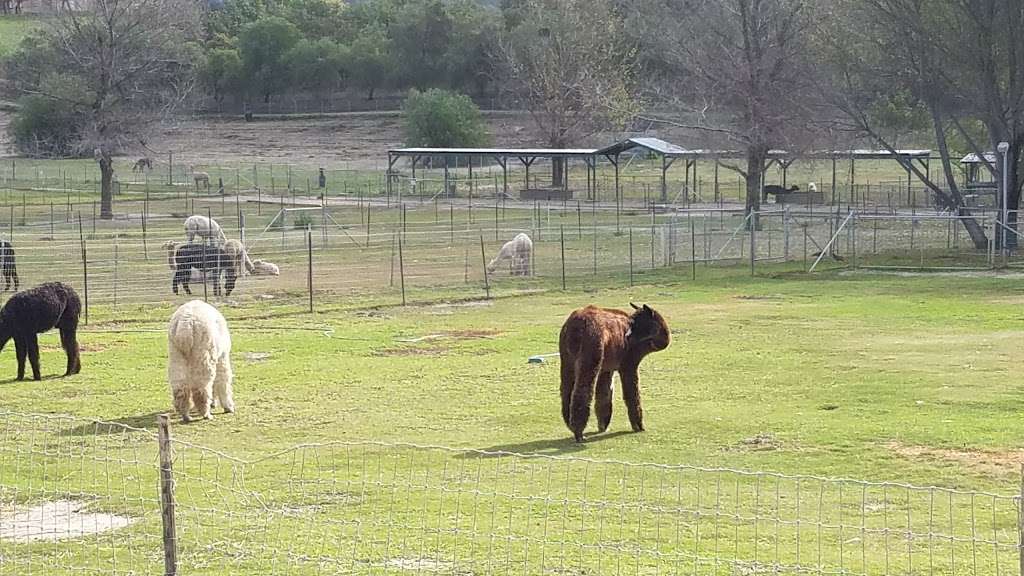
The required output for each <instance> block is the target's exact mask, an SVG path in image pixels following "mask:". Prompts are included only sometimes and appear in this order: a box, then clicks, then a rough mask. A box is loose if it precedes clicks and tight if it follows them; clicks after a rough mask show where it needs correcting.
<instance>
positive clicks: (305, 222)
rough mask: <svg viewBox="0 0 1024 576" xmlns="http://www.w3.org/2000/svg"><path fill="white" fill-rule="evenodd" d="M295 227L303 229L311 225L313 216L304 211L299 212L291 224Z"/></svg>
mask: <svg viewBox="0 0 1024 576" xmlns="http://www.w3.org/2000/svg"><path fill="white" fill-rule="evenodd" d="M293 225H294V226H295V228H296V229H299V230H305V229H306V228H312V227H313V217H312V216H310V215H309V214H306V213H305V212H299V215H298V216H296V217H295V222H294V224H293Z"/></svg>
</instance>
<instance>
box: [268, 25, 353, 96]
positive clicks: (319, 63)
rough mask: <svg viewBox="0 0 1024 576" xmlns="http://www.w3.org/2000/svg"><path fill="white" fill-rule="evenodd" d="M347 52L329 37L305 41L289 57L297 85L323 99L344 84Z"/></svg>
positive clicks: (289, 63)
mask: <svg viewBox="0 0 1024 576" xmlns="http://www.w3.org/2000/svg"><path fill="white" fill-rule="evenodd" d="M347 53H348V52H347V50H346V49H345V48H344V47H342V46H341V45H339V44H338V43H336V42H334V41H333V40H329V39H327V38H321V39H319V40H301V41H299V43H298V44H296V45H295V47H294V48H292V49H291V50H289V51H288V53H287V54H285V58H284V59H285V62H286V63H287V65H288V67H289V68H290V69H291V73H292V82H293V85H295V86H299V87H301V88H305V89H307V90H309V91H311V92H313V93H315V94H317V95H318V96H319V97H320V99H321V104H322V103H323V100H324V99H326V97H327V96H328V95H329V94H330V93H331V92H332V91H334V90H336V89H337V88H338V87H339V85H340V84H341V77H342V71H343V70H344V67H345V59H346V55H347Z"/></svg>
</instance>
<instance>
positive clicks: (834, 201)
mask: <svg viewBox="0 0 1024 576" xmlns="http://www.w3.org/2000/svg"><path fill="white" fill-rule="evenodd" d="M835 204H836V156H835V154H833V155H832V205H833V206H835Z"/></svg>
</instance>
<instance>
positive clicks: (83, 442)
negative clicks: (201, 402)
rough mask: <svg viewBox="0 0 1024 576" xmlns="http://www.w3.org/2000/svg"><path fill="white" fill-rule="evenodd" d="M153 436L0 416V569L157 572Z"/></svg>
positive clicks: (61, 420)
mask: <svg viewBox="0 0 1024 576" xmlns="http://www.w3.org/2000/svg"><path fill="white" fill-rule="evenodd" d="M154 438H155V437H154V436H153V435H152V434H151V433H149V432H146V431H144V430H138V429H135V428H132V427H129V426H125V425H121V424H107V423H98V422H89V421H86V420H79V419H76V418H69V417H58V416H30V415H20V414H12V413H0V573H2V574H12V575H14V574H19V575H21V574H38V575H43V574H118V575H122V574H123V575H129V574H159V573H162V570H163V551H162V550H163V549H162V544H161V538H160V500H159V491H158V488H159V484H158V480H157V472H158V470H157V454H156V453H155V452H154Z"/></svg>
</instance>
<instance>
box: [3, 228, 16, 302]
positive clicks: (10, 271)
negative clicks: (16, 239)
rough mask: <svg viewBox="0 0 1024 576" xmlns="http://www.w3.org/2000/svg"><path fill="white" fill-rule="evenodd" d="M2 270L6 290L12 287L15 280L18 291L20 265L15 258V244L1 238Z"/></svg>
mask: <svg viewBox="0 0 1024 576" xmlns="http://www.w3.org/2000/svg"><path fill="white" fill-rule="evenodd" d="M0 272H2V273H3V275H4V281H5V283H6V284H5V285H4V292H6V291H8V290H10V289H11V280H12V279H13V280H14V291H15V292H17V291H18V266H17V263H16V262H15V260H14V246H12V245H11V243H10V242H8V241H7V240H0Z"/></svg>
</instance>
